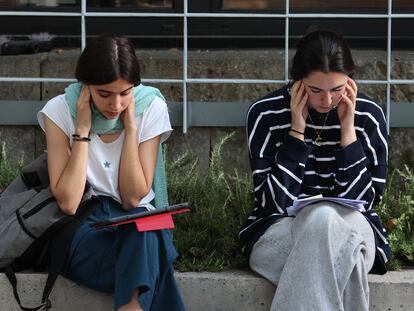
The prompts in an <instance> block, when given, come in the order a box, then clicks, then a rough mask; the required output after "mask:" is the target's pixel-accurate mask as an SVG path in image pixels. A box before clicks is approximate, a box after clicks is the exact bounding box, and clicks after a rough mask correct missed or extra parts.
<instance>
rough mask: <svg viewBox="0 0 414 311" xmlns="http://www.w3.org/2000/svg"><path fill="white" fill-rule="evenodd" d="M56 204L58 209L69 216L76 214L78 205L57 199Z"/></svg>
mask: <svg viewBox="0 0 414 311" xmlns="http://www.w3.org/2000/svg"><path fill="white" fill-rule="evenodd" d="M57 202H58V205H59V207H60V210H61V211H62V212H63V213H64V214H66V215H69V216H73V215H75V214H76V211H77V209H78V205H75V204H73V203H71V202H67V201H59V200H57Z"/></svg>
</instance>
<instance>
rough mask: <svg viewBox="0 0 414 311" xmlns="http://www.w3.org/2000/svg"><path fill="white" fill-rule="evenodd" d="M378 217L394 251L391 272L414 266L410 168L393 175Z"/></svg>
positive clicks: (413, 184) (413, 175)
mask: <svg viewBox="0 0 414 311" xmlns="http://www.w3.org/2000/svg"><path fill="white" fill-rule="evenodd" d="M378 214H379V215H380V217H381V219H382V221H383V222H384V225H385V227H386V229H387V231H388V234H389V240H390V244H391V248H392V253H393V257H392V260H391V261H390V262H389V264H388V265H389V268H390V269H399V268H401V267H402V266H404V265H411V266H412V265H414V172H413V171H412V170H411V169H410V168H409V167H408V166H407V165H405V166H404V169H402V170H400V169H396V170H394V172H393V173H392V174H391V176H390V178H389V180H388V183H387V186H386V189H385V194H384V198H383V200H382V202H381V204H380V206H379V208H378Z"/></svg>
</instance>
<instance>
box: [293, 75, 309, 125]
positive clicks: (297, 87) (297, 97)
mask: <svg viewBox="0 0 414 311" xmlns="http://www.w3.org/2000/svg"><path fill="white" fill-rule="evenodd" d="M307 101H308V93H307V92H306V90H305V85H304V83H303V81H296V82H295V83H294V84H293V87H292V94H291V100H290V109H291V116H292V119H291V128H293V129H295V130H296V131H299V132H302V133H304V132H305V128H306V119H307V117H308V105H307Z"/></svg>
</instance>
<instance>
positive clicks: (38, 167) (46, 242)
mask: <svg viewBox="0 0 414 311" xmlns="http://www.w3.org/2000/svg"><path fill="white" fill-rule="evenodd" d="M98 201H99V200H98V198H97V197H96V196H95V194H94V192H93V189H92V188H91V187H90V186H87V187H86V189H85V192H84V195H83V198H82V202H81V204H80V206H79V208H78V210H77V212H76V215H73V216H69V215H66V214H64V213H63V212H61V210H60V208H59V205H58V204H57V202H56V199H55V198H54V196H53V194H52V192H51V190H50V185H49V176H48V171H47V157H46V154H43V155H41V156H40V157H38V158H37V159H35V160H34V161H33V162H31V163H30V164H29V165H27V166H26V167H24V168H23V170H22V172H21V174H20V175H19V176H18V177H17V178H16V179H15V180H14V181H13V182H12V183H11V184H10V185H9V186H8V187H7V188H6V189H5V190H4V191H3V193H1V195H0V269H4V270H5V273H6V275H7V277H8V278H9V280H10V282H11V284H12V285H13V287H14V294H15V298H16V300H17V301H18V303H19V304H20V300H19V297H18V294H17V291H16V285H17V284H16V278H15V275H14V272H16V271H21V270H25V269H36V270H46V269H47V270H48V271H49V276H48V280H47V282H46V286H45V290H44V292H43V298H42V302H43V304H42V305H41V306H39V307H37V308H24V307H22V306H21V304H20V306H21V308H22V310H38V309H40V308H43V310H47V309H49V308H50V301H49V300H48V296H49V294H50V291H51V289H52V287H53V283H54V281H55V279H56V278H57V276H58V274H59V273H60V271H61V269H62V267H63V263H64V260H65V257H66V253H67V250H68V247H69V245H70V241H71V239H72V236H73V234H74V232H75V231H76V228H77V227H78V225H79V224H80V223H81V221H82V220H83V219H85V218H86V217H87V216H88V215H89V214H90V212H91V211H92V209H93V208H94V207H95V205H96V203H97V202H98Z"/></svg>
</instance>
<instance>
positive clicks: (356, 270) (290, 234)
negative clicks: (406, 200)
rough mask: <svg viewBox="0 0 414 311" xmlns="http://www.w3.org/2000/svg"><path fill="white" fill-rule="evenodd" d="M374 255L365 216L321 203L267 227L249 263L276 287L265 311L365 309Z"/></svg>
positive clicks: (371, 235)
mask: <svg viewBox="0 0 414 311" xmlns="http://www.w3.org/2000/svg"><path fill="white" fill-rule="evenodd" d="M374 257H375V241H374V234H373V231H372V228H371V226H370V225H369V224H368V221H367V220H366V219H365V217H364V216H363V215H362V214H360V213H359V212H356V211H353V210H351V209H349V208H346V207H342V206H339V205H336V204H332V203H326V202H324V203H319V204H315V205H312V206H307V207H305V208H304V209H303V210H302V211H301V212H300V213H299V214H298V215H297V216H296V217H295V218H291V217H285V218H282V219H280V220H279V221H277V222H276V223H275V224H273V225H272V226H270V227H269V228H268V229H267V231H266V232H265V233H264V235H262V236H261V237H260V238H259V240H258V241H257V242H256V243H255V245H254V246H253V249H252V253H251V255H250V260H249V263H250V267H251V269H252V270H253V271H255V272H257V273H258V274H260V275H262V276H263V277H265V278H266V279H268V280H269V281H271V282H272V283H274V284H275V285H277V290H276V293H275V295H274V298H273V302H272V306H271V311H283V310H287V311H298V310H306V311H310V310H317V311H336V310H346V311H359V310H361V311H362V310H364V311H366V310H368V309H369V289H368V277H367V274H368V271H369V270H370V269H371V267H372V265H373V263H374Z"/></svg>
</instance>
